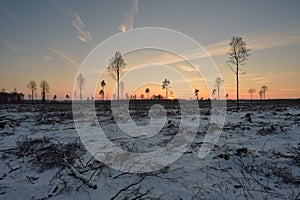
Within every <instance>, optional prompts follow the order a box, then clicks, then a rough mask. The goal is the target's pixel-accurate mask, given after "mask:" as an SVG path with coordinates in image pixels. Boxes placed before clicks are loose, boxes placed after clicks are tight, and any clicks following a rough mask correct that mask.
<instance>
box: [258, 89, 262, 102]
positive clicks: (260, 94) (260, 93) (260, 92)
mask: <svg viewBox="0 0 300 200" xmlns="http://www.w3.org/2000/svg"><path fill="white" fill-rule="evenodd" d="M258 94H259V98H260V100H262V97H263V91H262V90H260V91H259V93H258Z"/></svg>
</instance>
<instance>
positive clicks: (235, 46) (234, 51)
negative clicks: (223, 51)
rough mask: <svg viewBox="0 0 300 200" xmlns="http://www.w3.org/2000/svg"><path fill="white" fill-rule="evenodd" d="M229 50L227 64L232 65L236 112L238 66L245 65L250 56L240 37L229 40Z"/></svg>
mask: <svg viewBox="0 0 300 200" xmlns="http://www.w3.org/2000/svg"><path fill="white" fill-rule="evenodd" d="M229 45H230V50H229V51H228V55H229V58H228V60H227V62H228V63H229V64H232V65H234V68H233V67H231V69H232V71H233V72H234V73H235V76H236V102H237V110H239V108H240V106H239V74H240V66H241V65H244V64H246V61H247V59H248V57H249V56H250V53H249V52H250V50H251V49H248V48H247V46H246V42H245V41H244V40H243V38H242V37H239V36H235V37H232V38H231V41H230V43H229Z"/></svg>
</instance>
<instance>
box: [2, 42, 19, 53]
mask: <svg viewBox="0 0 300 200" xmlns="http://www.w3.org/2000/svg"><path fill="white" fill-rule="evenodd" d="M2 44H3V45H4V46H6V47H7V48H9V49H12V50H14V51H19V50H21V49H20V48H19V47H17V45H16V44H15V43H13V42H11V41H8V40H2Z"/></svg>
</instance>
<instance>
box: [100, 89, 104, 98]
mask: <svg viewBox="0 0 300 200" xmlns="http://www.w3.org/2000/svg"><path fill="white" fill-rule="evenodd" d="M99 95H100V96H101V97H102V100H104V90H100V91H99Z"/></svg>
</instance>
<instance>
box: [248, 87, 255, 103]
mask: <svg viewBox="0 0 300 200" xmlns="http://www.w3.org/2000/svg"><path fill="white" fill-rule="evenodd" d="M255 92H256V90H255V89H254V88H250V89H249V90H248V93H249V94H250V96H251V101H252V96H253V93H255Z"/></svg>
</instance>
